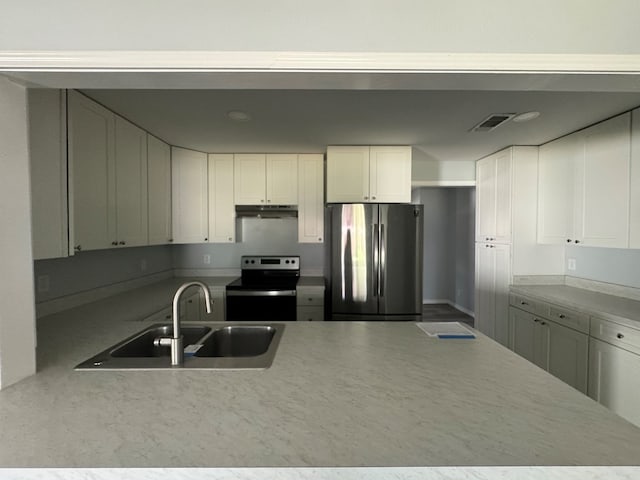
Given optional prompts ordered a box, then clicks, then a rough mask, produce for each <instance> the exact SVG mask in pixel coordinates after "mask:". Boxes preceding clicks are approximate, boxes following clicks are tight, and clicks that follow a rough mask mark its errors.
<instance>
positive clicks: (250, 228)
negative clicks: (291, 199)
mask: <svg viewBox="0 0 640 480" xmlns="http://www.w3.org/2000/svg"><path fill="white" fill-rule="evenodd" d="M237 225H238V228H237V232H236V243H230V244H206V243H205V244H195V245H175V246H174V247H173V248H174V267H175V268H177V269H181V268H186V269H233V270H237V269H239V268H240V257H241V256H242V255H300V267H301V269H302V273H303V274H314V275H322V272H323V263H324V245H323V244H302V243H298V222H297V220H296V219H295V218H282V219H276V218H269V219H258V218H243V219H238V220H237ZM205 255H210V259H209V260H210V263H208V264H207V263H205V262H204V256H205Z"/></svg>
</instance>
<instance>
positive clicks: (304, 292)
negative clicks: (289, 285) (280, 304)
mask: <svg viewBox="0 0 640 480" xmlns="http://www.w3.org/2000/svg"><path fill="white" fill-rule="evenodd" d="M296 303H297V304H298V305H299V306H301V307H303V306H309V307H321V306H323V305H324V288H313V289H312V288H304V289H302V288H298V290H297V292H296Z"/></svg>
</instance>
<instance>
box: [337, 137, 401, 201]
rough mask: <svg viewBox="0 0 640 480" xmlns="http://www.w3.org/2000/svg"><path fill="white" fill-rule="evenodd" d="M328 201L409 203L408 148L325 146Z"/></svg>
mask: <svg viewBox="0 0 640 480" xmlns="http://www.w3.org/2000/svg"><path fill="white" fill-rule="evenodd" d="M327 202H334V203H335V202H345V203H349V202H360V203H362V202H373V203H409V202H411V147H379V146H371V147H369V146H330V147H327Z"/></svg>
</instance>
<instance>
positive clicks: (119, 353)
mask: <svg viewBox="0 0 640 480" xmlns="http://www.w3.org/2000/svg"><path fill="white" fill-rule="evenodd" d="M210 331H211V328H210V327H183V328H182V329H181V332H182V336H183V337H184V340H183V342H184V345H191V344H194V343H197V342H198V340H200V339H201V338H203V337H204V336H205V335H206V334H207V333H209V332H210ZM172 333H173V327H172V326H171V325H162V326H159V327H155V328H149V329H147V330H144V331H143V332H141V333H139V334H138V335H137V336H135V337H134V338H133V339H131V340H126V341H125V343H124V344H123V345H122V346H121V347H117V348H115V349H114V350H113V351H112V352H110V355H111V356H112V357H168V356H169V355H170V354H171V349H170V348H169V347H168V346H159V345H157V343H156V342H155V340H156V338H158V337H169V336H171V335H172Z"/></svg>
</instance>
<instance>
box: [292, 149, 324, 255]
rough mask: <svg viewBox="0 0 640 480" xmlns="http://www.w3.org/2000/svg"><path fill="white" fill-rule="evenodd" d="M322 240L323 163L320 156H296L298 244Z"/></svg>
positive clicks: (320, 241)
mask: <svg viewBox="0 0 640 480" xmlns="http://www.w3.org/2000/svg"><path fill="white" fill-rule="evenodd" d="M323 238H324V162H323V158H322V155H314V154H307V155H298V242H300V243H322V242H323Z"/></svg>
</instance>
